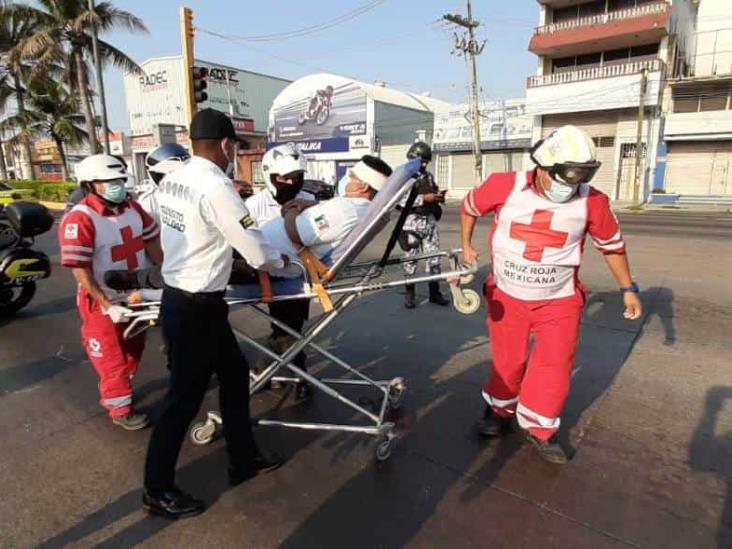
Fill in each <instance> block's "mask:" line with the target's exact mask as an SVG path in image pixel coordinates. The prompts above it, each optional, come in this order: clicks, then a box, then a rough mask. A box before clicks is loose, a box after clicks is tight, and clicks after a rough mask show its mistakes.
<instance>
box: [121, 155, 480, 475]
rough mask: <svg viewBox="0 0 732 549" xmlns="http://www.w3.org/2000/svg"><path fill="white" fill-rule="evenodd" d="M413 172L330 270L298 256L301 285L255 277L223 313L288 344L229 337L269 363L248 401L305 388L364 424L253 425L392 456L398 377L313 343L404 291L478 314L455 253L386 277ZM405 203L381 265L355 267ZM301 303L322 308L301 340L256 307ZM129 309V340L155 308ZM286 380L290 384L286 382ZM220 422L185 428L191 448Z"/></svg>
mask: <svg viewBox="0 0 732 549" xmlns="http://www.w3.org/2000/svg"><path fill="white" fill-rule="evenodd" d="M419 166H420V163H419V161H418V160H413V161H410V162H408V163H406V164H403V165H402V166H400V167H399V168H397V169H396V170H394V173H393V174H392V175H391V177H390V178H389V179H388V181H387V182H386V183H385V185H384V187H383V188H382V189H381V190H380V191H379V192H378V194H377V195H376V197H375V198H374V200H373V201H372V203H371V204H370V206H369V209H368V210H367V212H366V214H365V215H364V217H363V218H362V219H361V220H359V222H358V223H357V225H356V226H355V227H354V228H353V230H352V231H351V232H350V233H349V235H348V236H347V237H346V239H344V240H343V242H341V243H340V244H339V245H338V246H337V247H336V248H335V249H334V250H333V253H332V255H331V257H332V261H331V263H330V266H326V265H324V264H323V263H321V262H320V261H319V260H318V259H317V258H315V257H314V256H313V255H312V254H309V253H308V252H307V250H303V253H301V254H300V257H301V259H302V263H300V265H301V267H302V270H303V274H304V277H303V279H282V280H279V281H277V280H274V281H269V280H267V279H266V277H262V276H260V277H259V278H260V284H259V285H256V284H253V285H249V286H244V287H239V286H237V287H236V290H235V292H234V295H235V296H237V297H226V301H227V302H228V304H229V305H230V306H232V305H249V306H250V307H251V308H252V309H253V310H254V311H256V312H257V313H258V314H261V315H263V316H264V317H266V318H267V320H268V321H269V322H271V323H273V324H276V325H277V326H279V327H280V328H281V329H282V330H284V331H285V332H286V333H288V334H290V335H291V336H292V337H293V341H294V343H293V344H292V345H291V346H290V347H289V348H288V349H286V350H285V352H283V353H282V354H277V353H276V352H274V351H273V350H271V349H270V348H269V347H267V346H265V345H263V344H261V343H259V342H258V341H256V340H254V339H252V338H251V337H249V336H248V335H246V334H245V333H243V332H241V331H240V330H234V333H235V334H236V335H237V336H238V337H239V338H240V339H241V340H243V341H244V342H246V343H247V344H249V345H251V346H252V347H254V348H255V349H257V350H258V351H259V352H261V353H263V354H264V355H266V356H267V357H269V359H271V362H270V363H269V365H268V366H267V367H266V368H264V369H263V370H262V371H261V372H259V373H252V374H251V382H250V394H252V395H253V394H255V393H257V392H258V391H260V390H262V389H263V388H266V387H267V386H268V384H269V382H270V381H272V380H273V379H274V380H279V381H287V382H293V381H300V380H305V381H306V382H308V383H310V384H311V385H312V387H313V388H314V389H316V390H319V391H322V392H323V393H325V394H326V395H328V396H330V397H332V398H333V399H335V400H337V401H339V402H340V403H341V404H343V405H344V406H347V407H348V408H351V409H352V410H354V411H355V412H356V414H357V416H359V417H361V418H362V419H363V423H360V424H353V423H350V424H339V423H308V422H294V421H278V420H275V419H267V418H259V419H257V420H256V423H257V424H258V425H263V426H278V427H285V428H294V429H311V430H325V431H343V432H352V433H363V434H367V435H371V436H374V437H377V445H376V459H377V460H379V461H383V460H386V459H388V458H389V456H390V455H391V451H392V447H393V441H394V439H395V433H394V427H395V425H394V423H393V422H390V421H388V420H387V413H388V411H389V409H396V408H398V407H399V406H401V403H402V399H403V397H404V392H405V390H406V384H405V381H404V380H403V379H402V378H401V377H395V378H393V379H390V380H374V379H372V378H371V377H369V376H367V375H365V374H364V373H362V372H360V371H359V370H357V369H356V368H354V367H353V366H351V365H350V364H348V363H347V362H346V361H345V360H343V359H341V358H339V357H337V356H335V355H334V354H333V353H331V352H330V351H327V350H326V349H324V348H322V347H321V346H319V345H318V344H317V343H315V339H316V338H317V337H318V336H319V335H320V334H322V333H323V332H324V330H325V329H326V328H327V327H328V326H329V325H330V324H331V323H333V321H335V319H336V318H338V317H339V316H340V315H341V314H342V313H343V312H344V311H345V310H346V309H347V308H348V307H349V305H351V304H352V303H353V302H354V301H355V300H356V299H357V298H358V297H360V296H361V295H362V294H364V293H366V292H373V291H377V290H383V289H387V288H395V287H399V286H404V285H405V284H414V283H421V282H430V281H439V280H447V281H448V282H449V283H450V290H451V294H452V298H453V305H454V306H455V308H456V309H457V310H458V311H459V312H461V313H464V314H472V313H474V312H476V311H477V310H478V308H479V307H480V303H481V300H480V296H479V295H478V293H477V292H476V291H474V290H472V289H464V288H462V286H463V285H466V284H469V283H470V282H471V281H472V280H473V278H474V275H475V272H476V270H477V267H476V266H475V265H471V266H467V265H462V264H460V254H461V250H459V249H458V250H450V251H439V252H436V253H430V254H423V255H419V256H412V257H409V259H408V261H418V262H422V261H426V260H428V259H430V258H434V257H440V258H441V260H442V261H443V263H446V264H447V266H448V268H447V269H444V271H443V272H442V273H440V274H429V275H424V276H413V277H409V278H405V277H404V275H403V272H402V270H401V268H399V270H398V273H399V275H398V277H396V278H394V277H393V276H392V278H391V279H389V277H388V276H387V275H388V274H389V272H390V271H396V268H395V267H397V266H400V265H401V264H402V263H404V262H405V261H407V259H401V258H394V259H391V258H390V255H391V253H392V251H393V250H394V246H395V244H396V243H397V239H398V237H399V233H400V232H401V229H402V225H403V224H404V221H405V219H406V216H407V214H408V212H409V209H410V208H411V205H412V203H413V202H414V199H415V198H416V196H417V190H416V189H415V188H413V185H414V183H415V179H414V177H413V176H414V175H415V174H416V173H417V171H418V169H419ZM405 195H408V198H407V203H406V207H405V208H403V209H402V211H401V214H400V217H399V219H398V220H397V222H396V224H395V225H394V228H393V230H392V232H391V235H390V237H389V240H388V242H387V246H386V249H385V250H384V252H383V255H382V256H381V258H380V259H378V260H371V261H364V262H360V263H357V262H356V259H357V258H358V257H359V256H360V255H361V254H362V252H363V251H364V249H365V248H366V247H367V246H368V245H369V244H370V243H372V242H373V241H374V239H375V238H376V236H377V235H378V234H379V233H380V232H381V231H382V230H383V229H384V227H385V226H386V225H387V224H388V222H389V217H390V213H391V212H392V211H393V210H395V209H396V207H397V205H398V204H399V203H400V201H401V200H402V198H403V197H404V196H405ZM443 268H444V266H443ZM305 298H307V299H318V300H319V301H320V303H321V305H322V306H323V313H322V314H321V315H320V316H319V317H318V318H317V319H316V320H314V321H313V322H311V324H310V326H309V327H308V328H307V329H305V330H304V332H303V333H298V332H297V331H295V330H292V329H291V328H289V327H288V326H287V325H285V324H283V323H282V322H280V321H279V320H277V319H275V318H273V317H272V316H270V315H269V314H268V313H267V312H266V311H265V310H264V309H263V308H262V304H264V303H269V302H272V301H287V300H294V299H305ZM130 308H132V309H133V313H131V314H130V315H129V320H130V324H129V326H128V328H127V330H126V332H125V336H126V337H132V336H134V335H136V334H138V333H140V332H142V331H144V330H146V329H147V328H148V327H150V326H152V325H154V324H155V323H156V321H157V318H158V314H159V312H160V302H159V301H150V302H143V303H141V304H137V305H130ZM306 348H308V349H310V350H312V351H315V352H316V353H318V354H319V355H321V356H322V357H324V358H325V359H326V360H328V361H329V362H331V363H332V364H334V365H336V366H339V367H340V368H342V369H343V370H345V374H346V375H345V376H344V377H342V378H332V377H330V378H319V377H317V376H316V375H314V374H312V373H310V372H307V371H304V370H302V369H301V368H298V367H297V366H295V365H294V364H292V363H291V361H292V360H293V359H294V358H295V357H296V356H297V355H298V354H299V353H300V352H301V351H302V350H304V349H306ZM288 371H289V372H290V375H289V377H278V375H280V374H281V373H282V372H288ZM293 375H294V376H296V377H292V376H293ZM354 386H356V387H362V388H363V387H367V388H370V389H373V390H375V391H376V393H377V394H378V395H379V400H378V401H377V402H378V405H377V406H376V407H375V408H374V409H371V410H369V409H367V408H365V407H364V406H362V405H361V404H359V403H358V402H356V401H354V400H352V399H351V398H348V397H347V396H345V395H344V394H343V392H341V390H339V389H344V388H347V387H354ZM377 408H378V409H377ZM221 422H222V421H221V415H220V414H219V413H218V412H209V413H208V416H207V419H206V420H205V421H203V422H200V423H197V424H194V425H193V426H192V428H191V432H190V437H191V440H192V441H193V442H194V443H196V444H207V443H208V442H210V441H211V440H212V439H213V437H214V435H215V433H216V429H217V427H218V426H219V425H221Z"/></svg>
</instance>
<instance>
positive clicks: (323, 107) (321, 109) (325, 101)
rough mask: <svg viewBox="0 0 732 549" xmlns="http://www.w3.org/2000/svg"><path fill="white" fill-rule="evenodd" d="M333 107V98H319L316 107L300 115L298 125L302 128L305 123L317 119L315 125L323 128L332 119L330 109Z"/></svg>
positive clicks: (327, 96)
mask: <svg viewBox="0 0 732 549" xmlns="http://www.w3.org/2000/svg"><path fill="white" fill-rule="evenodd" d="M332 105H333V99H332V97H331V96H329V95H326V96H324V97H322V98H321V97H319V98H318V101H317V103H316V105H315V106H313V107H310V108H308V110H307V111H305V112H304V113H302V114H300V118H299V120H298V124H299V125H301V126H302V125H303V124H304V123H305V122H308V121H310V120H313V119H315V123H316V124H317V125H318V126H322V125H323V124H325V123H326V122H327V121H328V118H330V109H331V106H332Z"/></svg>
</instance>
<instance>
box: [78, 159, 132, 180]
mask: <svg viewBox="0 0 732 549" xmlns="http://www.w3.org/2000/svg"><path fill="white" fill-rule="evenodd" d="M128 177H129V173H127V166H126V165H125V163H124V162H122V160H120V159H119V158H117V157H115V156H111V155H108V154H93V155H91V156H87V157H86V158H85V159H84V160H82V161H81V162H79V163H78V164H77V165H76V179H77V181H78V182H79V183H80V184H81V183H90V182H92V181H112V180H114V179H124V180H125V181H126V180H127V178H128Z"/></svg>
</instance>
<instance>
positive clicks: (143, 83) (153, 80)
mask: <svg viewBox="0 0 732 549" xmlns="http://www.w3.org/2000/svg"><path fill="white" fill-rule="evenodd" d="M139 82H140V88H141V89H142V91H143V92H150V91H157V90H162V89H165V88H167V87H168V71H167V70H165V69H163V70H160V71H157V72H146V73H145V74H143V75H141V76H140V79H139Z"/></svg>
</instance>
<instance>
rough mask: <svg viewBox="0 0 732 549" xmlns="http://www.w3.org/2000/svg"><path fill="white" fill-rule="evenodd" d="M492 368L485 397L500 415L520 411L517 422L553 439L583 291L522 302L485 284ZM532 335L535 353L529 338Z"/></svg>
mask: <svg viewBox="0 0 732 549" xmlns="http://www.w3.org/2000/svg"><path fill="white" fill-rule="evenodd" d="M485 297H486V300H487V302H488V317H487V319H486V323H487V325H488V329H489V333H490V340H491V348H492V351H493V372H492V374H491V376H490V379H489V380H488V382H487V383H486V384H485V386H484V387H483V396H484V398H485V399H486V400H487V401H488V403H489V404H490V405H491V406H492V407H493V410H494V411H495V412H496V413H497V414H499V415H502V416H508V415H511V414H513V413H515V414H516V416H517V420H518V423H519V425H520V426H521V427H522V428H524V429H527V430H528V431H529V432H531V434H533V435H535V436H537V437H539V438H542V439H544V440H546V439H549V438H550V437H551V436H552V435H553V434H554V433H556V432H557V429H558V428H559V417H560V415H561V413H562V409H563V408H564V404H565V402H566V400H567V395H568V394H569V385H570V380H571V376H572V367H573V364H574V355H575V351H576V349H577V341H578V339H579V326H580V320H581V318H582V309H583V307H584V304H585V292H584V288H583V287H582V286H581V285H578V287H577V290H576V293H575V295H573V296H570V297H566V298H561V299H552V300H545V301H523V300H520V299H516V298H514V297H511V296H510V295H508V294H506V293H504V292H502V291H501V290H500V289H498V288H497V287H496V286H495V285H494V284H493V281H492V280H491V279H490V278H489V279H488V281H487V282H486V285H485ZM531 336H533V344H532V345H531V352H529V347H530V338H531Z"/></svg>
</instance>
